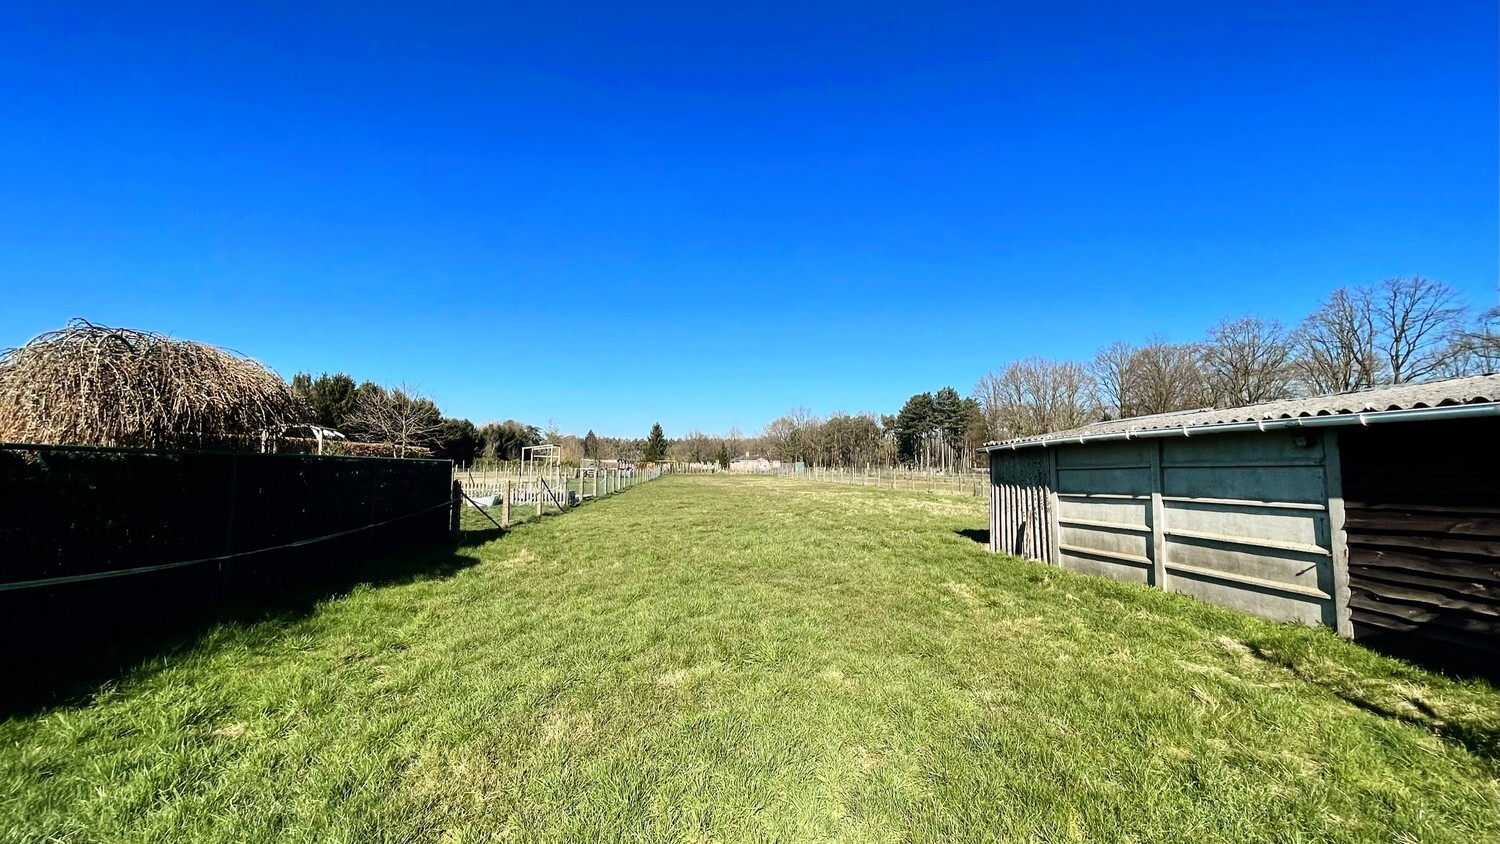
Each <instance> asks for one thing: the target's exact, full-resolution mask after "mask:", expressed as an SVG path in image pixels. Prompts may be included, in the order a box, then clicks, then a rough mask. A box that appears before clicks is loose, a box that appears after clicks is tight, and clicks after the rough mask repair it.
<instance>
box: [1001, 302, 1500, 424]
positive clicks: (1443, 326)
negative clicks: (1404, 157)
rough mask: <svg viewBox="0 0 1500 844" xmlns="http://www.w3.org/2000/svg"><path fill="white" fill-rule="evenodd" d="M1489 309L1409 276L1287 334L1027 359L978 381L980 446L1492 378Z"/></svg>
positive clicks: (1324, 306) (1252, 318)
mask: <svg viewBox="0 0 1500 844" xmlns="http://www.w3.org/2000/svg"><path fill="white" fill-rule="evenodd" d="M1497 323H1500V309H1497V308H1491V309H1489V310H1486V311H1482V312H1479V313H1477V314H1476V313H1475V312H1474V310H1473V309H1471V308H1470V307H1468V306H1467V305H1466V303H1464V302H1463V300H1462V298H1461V297H1460V296H1459V294H1458V293H1457V292H1456V291H1454V290H1453V289H1452V288H1451V287H1449V286H1447V285H1445V284H1443V283H1441V282H1437V281H1432V280H1430V279H1425V278H1421V277H1418V276H1413V277H1409V278H1391V279H1386V280H1385V281H1382V282H1380V283H1378V284H1374V285H1368V286H1359V287H1345V288H1341V289H1339V290H1335V291H1334V292H1333V293H1332V294H1330V295H1329V296H1328V297H1327V298H1326V299H1325V300H1323V302H1322V303H1321V304H1320V305H1319V306H1318V308H1317V309H1316V310H1315V311H1313V312H1312V313H1311V314H1309V315H1308V316H1307V317H1306V318H1305V319H1303V320H1302V321H1301V322H1300V323H1298V324H1297V325H1295V326H1290V327H1289V326H1285V325H1283V324H1282V323H1280V322H1278V321H1277V320H1273V319H1266V318H1264V317H1260V316H1256V315H1254V314H1248V315H1245V316H1240V317H1236V318H1233V319H1226V320H1223V321H1221V322H1219V323H1218V324H1216V325H1214V326H1213V327H1211V328H1209V329H1208V331H1207V332H1205V333H1204V335H1203V337H1202V338H1201V339H1199V340H1197V341H1194V342H1187V343H1171V342H1168V341H1167V340H1165V339H1163V338H1161V337H1153V338H1150V339H1148V340H1146V341H1145V342H1144V343H1141V344H1139V345H1136V344H1131V343H1126V342H1114V343H1110V344H1109V345H1106V346H1104V347H1103V348H1101V349H1099V350H1098V352H1097V353H1096V354H1095V355H1094V357H1093V359H1092V360H1088V361H1053V360H1045V359H1042V358H1038V357H1030V358H1026V359H1023V360H1019V361H1015V362H1013V363H1010V364H1008V365H1007V366H1005V367H1003V368H1001V369H999V370H996V371H995V372H992V373H990V374H988V375H986V376H984V377H983V378H981V379H980V380H979V383H978V384H977V385H975V387H974V393H973V397H974V398H975V399H976V400H978V402H979V404H980V407H981V409H982V411H983V415H984V418H985V425H986V430H987V435H988V436H989V437H990V438H991V439H1007V438H1010V437H1024V436H1033V435H1036V434H1042V433H1046V432H1049V431H1057V430H1064V429H1068V428H1076V427H1079V426H1082V425H1086V424H1089V423H1090V422H1096V421H1100V420H1103V419H1115V418H1125V417H1131V416H1144V415H1149V414H1154V413H1170V412H1172V411H1178V410H1191V409H1196V408H1203V407H1238V406H1241V405H1248V404H1258V403H1261V402H1269V401H1278V400H1282V399H1290V398H1296V397H1299V396H1312V395H1321V394H1325V393H1338V392H1346V391H1349V390H1358V389H1364V388H1368V387H1379V386H1386V385H1393V384H1406V383H1410V382H1414V381H1425V380H1432V379H1436V378H1447V377H1456V376H1461V375H1474V374H1480V373H1485V372H1495V371H1497V370H1500V331H1497Z"/></svg>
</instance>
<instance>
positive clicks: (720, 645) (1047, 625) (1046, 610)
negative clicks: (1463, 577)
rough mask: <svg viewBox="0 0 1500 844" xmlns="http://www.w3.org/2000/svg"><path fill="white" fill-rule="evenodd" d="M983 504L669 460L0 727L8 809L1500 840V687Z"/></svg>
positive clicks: (799, 836)
mask: <svg viewBox="0 0 1500 844" xmlns="http://www.w3.org/2000/svg"><path fill="white" fill-rule="evenodd" d="M465 524H466V527H471V528H474V529H476V530H478V529H482V528H483V527H484V523H483V520H482V519H481V518H479V517H478V516H477V514H474V513H470V514H469V515H468V517H467V520H466V523H465ZM984 524H985V514H984V510H983V503H982V502H981V501H971V500H967V499H963V498H956V497H952V496H931V495H923V494H912V493H905V492H891V491H887V490H873V489H859V488H852V489H846V488H838V487H833V486H829V485H822V484H806V483H801V482H798V481H795V480H777V479H771V478H729V477H722V476H716V477H705V476H696V477H668V478H664V479H662V480H660V481H655V482H652V483H649V484H645V485H642V486H640V487H638V488H636V489H634V490H631V491H629V492H627V493H626V494H624V495H620V496H617V497H613V498H610V499H607V500H602V501H598V502H592V503H590V504H588V505H586V506H584V507H582V508H579V509H578V510H576V511H573V512H569V513H566V514H563V515H561V516H559V517H551V518H545V519H541V520H537V521H536V522H535V523H532V524H527V525H525V526H522V527H520V528H518V529H516V530H515V531H513V532H512V533H510V534H509V535H507V536H505V537H503V538H500V539H497V540H495V541H492V542H489V543H488V544H484V545H479V546H475V547H469V548H465V549H462V550H461V551H460V552H459V553H461V554H462V555H465V556H466V557H469V558H472V561H473V562H474V565H472V566H469V567H467V568H462V569H460V570H458V571H457V572H456V573H449V574H446V575H443V576H440V577H433V578H430V579H423V580H418V581H415V582H408V583H402V584H399V585H389V586H381V587H361V588H358V589H355V590H354V591H353V592H351V593H350V594H348V595H344V596H341V597H339V598H336V599H333V600H329V601H327V602H325V603H323V604H322V605H320V606H319V607H318V608H317V609H316V611H315V612H313V613H312V614H311V615H309V616H307V617H305V618H301V619H296V620H290V621H289V620H285V619H283V620H277V621H268V622H264V623H261V624H257V625H253V626H249V627H233V626H225V627H221V628H219V629H218V630H217V631H215V632H214V633H213V634H211V635H210V636H208V637H206V638H205V639H204V641H202V642H201V644H200V645H198V646H197V647H195V648H193V649H191V650H190V651H189V652H187V653H186V654H179V655H177V656H175V657H174V658H173V659H171V660H170V661H167V662H166V663H165V664H153V665H150V666H146V667H143V668H141V669H139V670H137V671H136V672H134V673H133V674H130V675H129V676H127V677H125V678H124V679H122V681H121V682H119V683H117V684H114V685H112V686H110V687H108V688H104V689H102V690H100V691H99V693H98V694H97V695H96V696H95V697H94V699H93V700H92V701H90V702H88V703H86V704H84V705H79V706H72V707H62V708H54V709H52V710H50V711H46V712H42V713H37V714H34V715H27V716H25V717H21V718H17V719H13V720H10V721H7V722H4V723H3V724H0V783H3V784H4V788H3V791H0V801H3V802H0V840H3V841H6V842H9V841H17V842H31V841H49V840H62V841H80V842H82V841H131V842H134V841H161V842H184V841H224V842H246V841H273V840H274V841H308V842H312V841H317V842H335V841H348V842H370V841H491V840H507V841H508V840H516V841H598V840H632V841H634V840H643V841H744V840H750V841H850V842H869V841H934V842H936V841H964V840H1017V841H1075V840H1076V841H1083V840H1091V841H1141V842H1146V841H1182V842H1203V841H1236V842H1238V841H1414V842H1415V841H1422V842H1428V841H1454V842H1475V841H1484V840H1494V839H1495V837H1496V830H1500V785H1497V782H1496V775H1497V762H1496V760H1497V758H1500V748H1497V736H1500V694H1497V693H1496V692H1495V691H1494V690H1493V689H1492V688H1490V687H1489V686H1486V685H1484V684H1482V683H1476V682H1469V683H1455V682H1451V681H1448V680H1445V679H1443V678H1441V677H1437V676H1434V675H1431V674H1428V673H1425V672H1422V671H1419V670H1416V669H1412V668H1408V667H1405V666H1403V665H1401V664H1399V663H1395V662H1392V661H1389V660H1386V659H1384V658H1380V657H1377V656H1374V655H1371V654H1369V653H1367V652H1365V651H1363V650H1362V649H1360V648H1358V647H1356V646H1354V645H1352V644H1350V643H1347V642H1343V641H1339V640H1337V639H1336V638H1335V637H1333V636H1332V635H1331V634H1328V633H1327V632H1326V631H1321V630H1308V629H1303V628H1295V627H1287V626H1280V625H1274V624H1270V623H1266V622H1262V621H1258V620H1255V619H1251V618H1247V617H1243V616H1240V615H1236V614H1234V613H1231V612H1228V611H1223V610H1219V609H1217V608H1214V607H1210V606H1207V605H1204V604H1200V603H1197V602H1194V601H1191V600H1188V599H1186V598H1181V597H1177V596H1172V595H1167V594H1163V593H1160V592H1153V591H1150V590H1147V589H1144V588H1138V587H1131V586H1126V585H1123V584H1117V583H1113V582H1109V581H1104V580H1097V579H1091V578H1085V577H1080V576H1075V575H1072V574H1070V573H1067V572H1063V571H1059V570H1055V569H1049V568H1045V567H1042V566H1039V565H1036V564H1032V563H1026V562H1022V561H1018V560H1012V559H1008V558H1000V557H995V556H991V555H989V554H988V553H986V552H985V551H984V549H983V548H982V547H981V546H980V545H978V544H977V543H976V542H974V541H973V540H972V539H970V538H968V537H967V536H965V535H964V534H962V533H961V531H964V530H969V531H973V530H975V529H979V528H982V527H983V525H984Z"/></svg>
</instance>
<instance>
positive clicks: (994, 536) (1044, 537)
mask: <svg viewBox="0 0 1500 844" xmlns="http://www.w3.org/2000/svg"><path fill="white" fill-rule="evenodd" d="M1050 461H1051V455H1049V454H1048V453H1047V451H1046V450H1045V449H1040V448H1034V449H1027V450H1025V451H1008V452H1006V451H997V452H994V453H992V454H991V455H990V480H991V483H992V486H991V490H990V549H991V550H993V551H998V552H1000V553H1003V554H1014V555H1016V556H1017V557H1025V558H1026V559H1028V560H1041V561H1043V562H1055V560H1053V558H1052V553H1051V549H1052V546H1053V538H1054V537H1053V535H1052V514H1051V512H1050V510H1049V509H1048V498H1049V495H1050V494H1051V492H1052V490H1051V487H1050V485H1049V478H1050V475H1051V464H1050Z"/></svg>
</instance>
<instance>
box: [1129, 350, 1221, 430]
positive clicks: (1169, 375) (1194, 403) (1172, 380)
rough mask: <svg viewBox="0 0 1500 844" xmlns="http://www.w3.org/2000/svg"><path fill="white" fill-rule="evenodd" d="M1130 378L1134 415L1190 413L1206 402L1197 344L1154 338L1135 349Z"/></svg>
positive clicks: (1205, 381)
mask: <svg viewBox="0 0 1500 844" xmlns="http://www.w3.org/2000/svg"><path fill="white" fill-rule="evenodd" d="M1130 376H1131V377H1130V394H1131V395H1132V396H1133V398H1132V400H1131V404H1132V410H1133V411H1134V413H1133V415H1144V414H1150V413H1171V412H1172V411H1174V410H1191V409H1194V408H1199V407H1203V406H1204V405H1205V404H1208V403H1209V396H1208V380H1207V378H1206V377H1205V376H1204V372H1203V366H1202V352H1201V350H1200V349H1199V347H1198V346H1197V345H1196V344H1193V343H1168V342H1167V341H1166V340H1163V339H1162V338H1160V337H1153V338H1151V339H1150V340H1148V341H1147V342H1146V345H1144V346H1142V347H1141V348H1140V349H1138V350H1136V353H1135V355H1134V356H1133V358H1132V361H1131V365H1130Z"/></svg>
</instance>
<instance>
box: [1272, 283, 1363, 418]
mask: <svg viewBox="0 0 1500 844" xmlns="http://www.w3.org/2000/svg"><path fill="white" fill-rule="evenodd" d="M1372 312H1373V306H1372V303H1371V301H1370V293H1369V291H1368V290H1365V289H1362V288H1342V289H1339V290H1335V291H1334V292H1333V293H1332V294H1331V295H1330V296H1329V297H1328V299H1327V300H1325V301H1324V302H1323V304H1322V305H1321V306H1320V307H1319V308H1318V310H1316V311H1314V312H1313V313H1312V314H1311V315H1309V316H1308V317H1307V319H1305V320H1303V322H1302V325H1301V326H1300V327H1299V328H1298V329H1297V333H1296V337H1295V339H1294V341H1293V342H1294V345H1295V347H1296V357H1295V359H1294V367H1295V369H1296V372H1297V377H1298V379H1299V380H1300V381H1301V382H1302V384H1303V386H1304V387H1305V388H1306V389H1307V391H1308V392H1311V393H1341V392H1346V391H1348V390H1358V389H1361V388H1364V387H1373V386H1374V385H1375V384H1377V383H1380V381H1381V380H1382V379H1381V373H1380V354H1379V350H1378V345H1377V344H1378V340H1377V338H1376V333H1375V318H1374V315H1373V313H1372Z"/></svg>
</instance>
